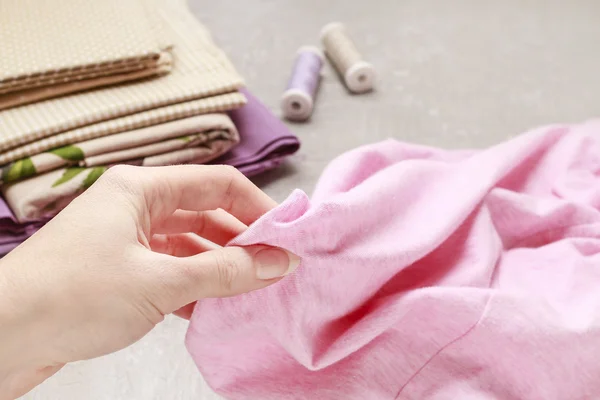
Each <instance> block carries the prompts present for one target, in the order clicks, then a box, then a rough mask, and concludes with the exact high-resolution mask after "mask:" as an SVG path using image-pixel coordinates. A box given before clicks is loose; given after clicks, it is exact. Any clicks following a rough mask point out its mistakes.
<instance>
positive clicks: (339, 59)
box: [321, 22, 375, 93]
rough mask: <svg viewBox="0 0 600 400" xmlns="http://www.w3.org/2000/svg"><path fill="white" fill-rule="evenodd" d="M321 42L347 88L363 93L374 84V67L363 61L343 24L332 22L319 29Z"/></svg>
mask: <svg viewBox="0 0 600 400" xmlns="http://www.w3.org/2000/svg"><path fill="white" fill-rule="evenodd" d="M321 42H322V43H323V46H324V47H325V53H326V54H327V57H329V59H330V60H331V62H332V64H333V66H334V67H335V69H336V70H337V71H338V73H339V74H340V75H341V76H342V78H343V80H344V83H345V85H346V87H347V88H348V90H350V91H351V92H353V93H364V92H368V91H369V90H372V89H373V87H374V85H375V68H373V66H372V65H371V64H369V63H368V62H366V61H364V60H363V58H362V56H361V55H360V53H359V52H358V49H357V48H356V46H355V45H354V43H353V42H352V40H350V38H349V37H348V35H347V34H346V30H345V28H344V25H343V24H341V23H339V22H332V23H330V24H327V25H325V27H323V29H322V30H321Z"/></svg>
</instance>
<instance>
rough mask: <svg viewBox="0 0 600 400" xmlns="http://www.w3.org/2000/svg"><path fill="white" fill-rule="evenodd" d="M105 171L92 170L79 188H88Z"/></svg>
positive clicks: (96, 168) (103, 168) (102, 169)
mask: <svg viewBox="0 0 600 400" xmlns="http://www.w3.org/2000/svg"><path fill="white" fill-rule="evenodd" d="M105 171H106V167H95V168H93V169H92V170H91V171H90V173H89V174H88V176H86V177H85V179H84V181H83V183H82V185H81V186H83V187H84V188H85V189H87V188H89V187H90V186H92V184H93V183H94V182H96V181H97V180H98V178H100V175H102V174H103V173H104V172H105Z"/></svg>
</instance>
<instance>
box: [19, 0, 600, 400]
mask: <svg viewBox="0 0 600 400" xmlns="http://www.w3.org/2000/svg"><path fill="white" fill-rule="evenodd" d="M191 3H192V4H191V6H192V9H193V11H194V13H195V14H196V15H197V17H198V18H200V20H201V21H203V22H204V23H205V24H206V25H207V26H208V27H209V28H210V29H211V30H212V32H213V35H214V36H215V38H216V40H217V42H218V43H219V45H220V46H221V47H222V48H224V49H225V50H226V51H227V53H228V54H229V55H230V57H231V59H232V60H233V61H234V63H235V64H236V66H237V67H238V69H239V71H240V72H241V73H242V74H243V75H244V76H245V78H246V79H247V83H248V86H249V87H250V88H251V89H252V90H253V91H254V92H255V93H256V95H258V96H259V97H260V98H261V99H262V100H263V101H264V102H265V103H266V104H267V105H268V106H270V107H271V108H272V109H273V110H274V111H276V112H277V113H279V108H278V107H279V97H280V96H281V93H282V90H283V88H284V87H285V84H286V82H287V79H288V75H289V73H290V68H291V63H292V61H293V59H294V56H295V53H296V50H297V49H298V47H299V46H301V45H305V44H318V36H319V31H320V29H321V27H322V26H323V25H324V24H326V23H327V22H331V21H335V20H339V21H342V22H344V23H346V25H347V27H348V30H349V31H350V33H351V35H352V36H353V38H354V39H355V42H356V43H357V45H358V47H359V49H360V50H361V52H362V53H363V54H364V55H365V58H366V59H368V60H369V61H371V62H372V63H373V64H374V65H375V67H376V68H377V71H378V74H379V81H378V88H377V90H376V92H374V93H372V94H369V95H363V96H350V95H349V94H348V93H347V92H346V90H345V89H344V87H343V86H342V85H341V84H340V82H339V81H338V78H337V76H335V75H334V74H333V73H332V71H331V69H330V68H327V69H326V76H325V78H324V80H323V81H322V85H321V90H320V94H319V97H318V100H317V105H316V112H315V113H314V116H313V118H312V120H311V121H310V123H307V124H293V125H291V127H292V129H293V130H294V131H295V132H296V133H297V134H298V136H299V137H300V138H301V140H302V142H303V148H302V150H301V152H300V153H299V154H298V155H297V156H295V157H293V158H292V159H291V160H290V162H289V163H288V164H286V165H285V166H283V167H282V168H281V169H279V170H277V171H275V172H272V173H269V174H267V175H264V176H261V177H259V178H257V179H256V182H257V183H258V184H260V185H261V186H262V187H263V188H264V189H265V190H266V191H267V192H268V193H269V194H271V195H272V196H273V197H274V198H276V199H277V200H283V199H284V198H285V197H286V196H287V195H288V194H289V193H290V191H291V190H292V189H294V188H296V187H298V188H301V189H304V190H305V191H307V192H308V193H310V192H312V188H313V186H314V184H315V182H316V181H317V179H318V177H319V175H320V173H321V171H322V170H323V168H324V167H325V165H326V164H327V163H328V161H330V160H331V159H332V158H333V157H335V156H336V155H338V154H340V153H343V152H344V151H346V150H349V149H352V148H354V147H357V146H359V145H362V144H365V143H372V142H375V141H379V140H383V139H386V138H389V137H393V138H397V139H399V140H404V141H411V142H417V143H422V144H427V145H435V146H442V147H448V148H462V147H484V146H489V145H492V144H494V143H497V142H499V141H501V140H503V139H506V138H508V137H510V136H513V135H516V134H519V133H520V132H522V131H524V130H526V129H528V128H531V127H535V126H537V125H541V124H547V123H554V122H576V121H581V120H584V119H588V118H592V117H595V116H598V114H600V79H598V74H599V71H600V56H599V55H598V54H599V49H600V24H599V23H598V17H599V16H600V2H598V1H596V0H573V1H569V2H566V1H561V0H530V1H522V0H504V1H477V0H449V1H441V0H438V1H435V0H371V1H364V0H363V1H361V0H329V1H323V0H304V1H297V0H278V1H274V0H244V1H239V0H218V1H217V0H213V1H210V0H191ZM185 329H186V323H184V322H183V321H181V320H178V319H176V318H167V320H166V321H165V322H164V323H162V324H161V325H160V326H159V327H158V328H157V329H156V330H154V331H153V332H152V333H151V334H149V335H148V336H147V337H145V338H144V339H143V340H141V341H140V342H138V343H137V344H135V345H134V346H132V347H131V348H128V349H126V350H123V351H121V352H119V353H117V354H113V355H110V356H107V357H103V358H100V359H96V360H92V361H88V362H81V363H77V364H73V365H69V366H67V367H66V368H64V369H63V370H62V371H61V372H60V373H58V374H57V375H56V376H55V377H53V378H51V379H50V380H49V381H47V382H46V383H44V384H43V385H41V386H40V387H38V388H37V389H36V390H34V391H33V392H31V393H30V394H29V395H27V396H25V398H26V399H30V400H33V399H35V400H56V399H78V400H79V399H81V400H84V399H85V400H97V399H106V400H108V399H110V400H149V399H156V400H159V399H160V400H167V399H168V400H178V399H180V400H191V399H194V400H205V399H218V397H217V396H216V395H214V394H213V393H212V392H211V391H210V389H209V388H208V387H207V386H206V384H205V383H204V382H203V381H202V378H201V377H200V375H199V373H198V372H197V370H196V368H195V366H194V364H193V362H192V360H191V359H190V357H189V356H188V354H187V352H186V350H185V348H184V346H183V337H184V334H185Z"/></svg>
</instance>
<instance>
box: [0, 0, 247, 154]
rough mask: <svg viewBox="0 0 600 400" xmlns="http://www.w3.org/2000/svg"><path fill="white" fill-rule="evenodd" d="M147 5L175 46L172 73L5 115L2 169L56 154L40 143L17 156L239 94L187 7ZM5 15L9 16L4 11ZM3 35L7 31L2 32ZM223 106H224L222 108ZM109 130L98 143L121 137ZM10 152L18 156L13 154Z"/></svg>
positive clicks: (0, 123) (236, 79) (155, 0)
mask: <svg viewBox="0 0 600 400" xmlns="http://www.w3.org/2000/svg"><path fill="white" fill-rule="evenodd" d="M3 1H4V0H2V1H0V4H3ZM10 1H17V2H20V0H10ZM115 1H116V0H115ZM141 1H144V2H145V4H146V5H148V6H149V7H155V8H156V10H157V13H158V15H159V16H160V18H162V19H164V21H165V24H164V26H165V35H166V37H168V38H170V39H172V42H173V43H174V47H173V51H172V54H173V63H174V67H173V70H172V72H171V73H170V74H168V75H166V76H164V77H161V78H157V79H151V80H145V81H142V82H134V83H131V84H125V85H119V86H111V87H107V88H103V89H101V90H96V91H88V92H84V93H78V94H73V95H68V96H64V97H59V98H55V99H51V100H47V101H43V102H39V103H34V104H29V105H25V106H20V107H15V108H10V109H7V110H4V111H0V151H2V152H3V153H4V154H3V155H2V157H1V160H0V164H5V163H7V162H10V161H13V160H16V159H18V158H21V157H24V156H27V155H32V154H35V153H36V152H39V151H43V150H40V148H43V147H45V149H48V148H50V147H46V146H45V145H42V146H39V145H38V143H35V144H32V145H31V146H29V147H27V148H26V149H24V148H20V149H18V150H16V148H17V147H18V146H22V145H25V144H28V143H32V142H35V141H40V139H43V138H48V137H50V136H53V135H56V134H59V133H62V135H63V136H62V140H60V141H59V142H60V144H59V143H56V144H54V146H58V145H62V144H67V143H68V142H69V141H71V142H76V141H80V140H82V138H79V137H77V135H78V134H77V133H74V134H73V132H76V131H78V130H79V129H85V128H84V127H86V126H89V125H91V124H94V123H98V122H100V121H107V120H112V119H115V118H118V117H122V116H125V115H129V114H134V113H142V112H144V111H147V110H152V109H156V108H159V107H165V106H168V105H172V104H176V103H181V102H186V101H192V100H197V99H201V98H205V97H209V96H213V95H217V94H223V93H228V92H233V91H235V90H236V89H238V88H239V87H241V86H242V84H243V82H242V79H241V78H240V76H239V75H238V74H237V72H236V71H235V69H234V68H233V66H232V65H231V63H230V62H229V60H228V59H227V57H226V56H225V55H224V53H223V52H222V51H221V50H220V49H219V48H217V47H216V46H215V44H214V43H213V41H212V38H211V37H210V34H209V33H208V31H207V30H206V29H205V28H204V27H203V26H201V25H200V23H199V22H198V21H197V20H196V19H195V18H194V17H193V16H192V15H191V14H190V13H189V11H188V9H187V6H186V5H185V4H184V3H183V2H181V1H173V2H171V1H170V0H141ZM120 2H121V1H120V0H119V3H120ZM86 4H87V2H86ZM0 14H3V13H2V12H1V11H0ZM88 14H89V13H88ZM2 30H4V29H0V31H2ZM238 99H239V98H238ZM211 104H212V105H213V106H214V105H215V104H214V103H211ZM220 106H221V107H222V106H224V104H223V103H220ZM184 107H185V106H184ZM177 111H181V109H178V110H177ZM211 111H213V110H211ZM153 116H154V114H153V113H152V112H151V113H149V114H147V115H144V116H140V114H138V117H137V119H138V120H137V123H138V126H143V125H144V124H145V126H147V125H149V124H150V122H148V120H147V118H152V117H153ZM145 118H146V120H144V119H145ZM162 118H166V119H169V118H170V119H174V118H172V117H170V116H169V111H168V110H166V109H163V115H162ZM104 128H105V129H103V130H99V131H96V137H98V136H103V135H106V134H110V133H115V132H116V131H119V130H118V129H117V130H116V131H115V129H112V125H111V123H110V122H109V123H107V125H105V126H104ZM95 129H96V128H94V129H93V130H95ZM120 131H123V129H121V130H120ZM51 147H52V145H51ZM10 149H13V150H14V151H11V152H7V151H8V150H10ZM7 154H11V155H10V156H7Z"/></svg>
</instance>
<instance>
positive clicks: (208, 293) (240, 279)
mask: <svg viewBox="0 0 600 400" xmlns="http://www.w3.org/2000/svg"><path fill="white" fill-rule="evenodd" d="M167 257H168V258H169V259H170V262H169V264H170V265H169V268H167V269H166V273H167V274H168V277H166V280H165V277H162V278H161V281H162V284H163V285H164V284H167V285H168V286H169V287H168V288H167V290H166V291H165V292H166V293H168V295H167V296H160V297H161V298H160V300H159V301H160V302H161V303H163V304H157V307H158V308H159V309H161V310H163V311H165V313H172V312H173V311H175V310H178V309H179V308H181V307H183V306H185V305H186V304H189V303H192V302H194V301H196V300H199V299H202V298H209V297H228V296H234V295H237V294H241V293H246V292H250V291H253V290H256V289H261V288H264V287H266V286H269V285H271V284H273V283H275V282H278V281H279V280H280V279H281V278H282V277H284V276H286V275H288V274H290V273H292V272H293V271H295V270H296V268H297V267H298V265H299V264H300V258H299V257H298V256H297V255H295V254H293V253H291V252H289V251H287V250H283V249H280V248H276V247H269V246H263V245H257V246H249V247H223V248H218V249H214V250H210V251H207V252H204V253H201V254H198V255H195V256H192V257H183V258H177V257H171V256H167ZM162 271H163V272H164V271H165V269H163V270H162Z"/></svg>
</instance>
